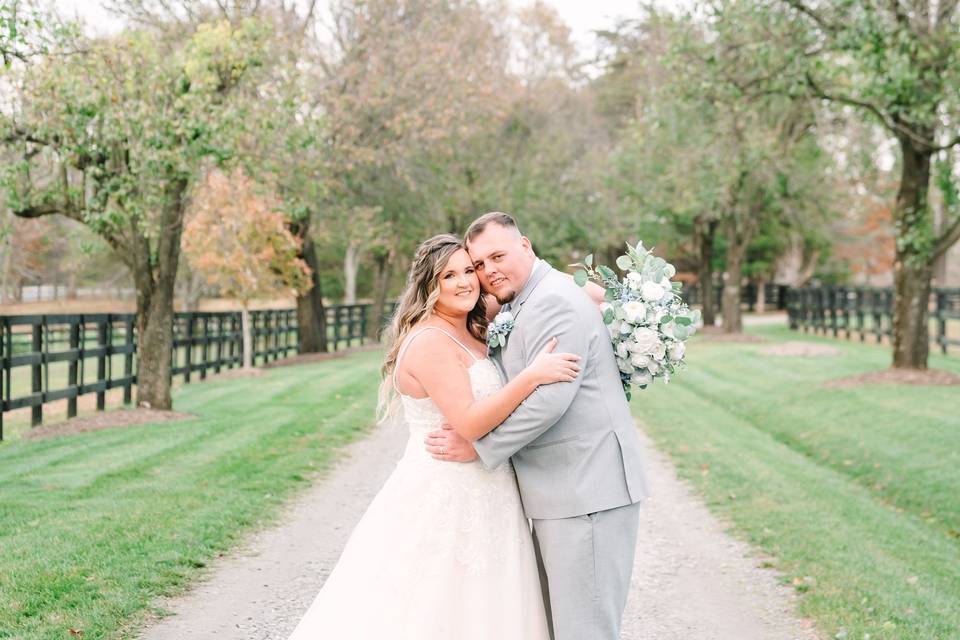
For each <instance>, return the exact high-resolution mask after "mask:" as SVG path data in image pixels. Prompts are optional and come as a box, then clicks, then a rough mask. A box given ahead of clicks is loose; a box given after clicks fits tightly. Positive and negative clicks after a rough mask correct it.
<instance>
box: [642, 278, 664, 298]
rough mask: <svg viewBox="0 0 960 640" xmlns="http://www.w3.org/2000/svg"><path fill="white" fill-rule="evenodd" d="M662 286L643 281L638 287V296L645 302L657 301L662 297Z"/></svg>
mask: <svg viewBox="0 0 960 640" xmlns="http://www.w3.org/2000/svg"><path fill="white" fill-rule="evenodd" d="M663 293H664V291H663V287H661V286H660V285H659V284H657V283H656V282H644V283H643V286H642V287H641V288H640V297H642V298H643V299H644V300H646V301H647V302H657V301H658V300H660V299H661V298H663Z"/></svg>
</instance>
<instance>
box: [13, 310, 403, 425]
mask: <svg viewBox="0 0 960 640" xmlns="http://www.w3.org/2000/svg"><path fill="white" fill-rule="evenodd" d="M393 308H394V306H393V304H388V305H387V306H386V308H385V314H384V318H382V319H381V322H384V321H385V320H386V318H388V317H389V316H390V315H391V314H392V313H393ZM370 309H371V305H369V304H355V305H336V306H329V307H327V308H326V313H327V338H328V345H329V349H330V350H331V351H335V350H337V349H343V348H347V347H351V346H360V345H362V344H363V343H364V342H365V340H366V339H365V337H364V336H365V335H366V331H367V324H368V323H369V322H370V321H371V318H370ZM250 320H251V333H252V338H253V363H254V364H255V365H256V364H263V363H266V362H270V361H272V360H277V359H279V358H282V357H286V356H288V355H291V354H295V353H299V352H300V340H299V337H300V336H299V331H298V328H297V318H296V310H294V309H268V310H258V311H251V312H250ZM136 353H137V341H136V316H135V314H132V313H83V314H43V315H16V316H0V440H3V418H4V414H5V413H6V412H8V411H13V410H15V409H22V408H25V407H30V410H31V419H30V422H31V425H33V426H36V425H38V424H41V423H42V422H43V405H44V404H46V403H49V402H54V401H57V400H63V399H66V400H67V417H74V416H76V415H77V398H78V397H79V396H82V395H85V394H88V393H95V394H96V396H97V399H96V402H97V410H101V411H102V410H103V409H104V407H105V404H106V392H107V391H108V390H110V389H115V388H118V387H122V388H123V402H124V403H125V404H127V403H130V402H131V394H132V389H131V387H132V386H133V385H134V384H136V382H137V374H136ZM242 364H243V333H242V327H241V320H240V312H239V311H235V312H188V313H177V314H175V317H174V323H173V353H172V362H171V372H172V375H173V376H178V375H179V376H183V381H184V382H190V381H191V379H192V378H194V376H195V375H196V376H198V377H199V379H201V380H202V379H204V378H206V376H207V373H208V372H209V371H212V372H213V373H219V372H220V371H221V370H223V369H230V368H233V367H238V366H241V365H242Z"/></svg>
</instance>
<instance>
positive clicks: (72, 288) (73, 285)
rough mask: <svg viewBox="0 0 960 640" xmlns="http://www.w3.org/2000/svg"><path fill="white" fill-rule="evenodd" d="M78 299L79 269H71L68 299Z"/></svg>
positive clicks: (68, 277) (68, 282)
mask: <svg viewBox="0 0 960 640" xmlns="http://www.w3.org/2000/svg"><path fill="white" fill-rule="evenodd" d="M76 299H77V270H76V269H71V270H70V273H69V274H67V300H76Z"/></svg>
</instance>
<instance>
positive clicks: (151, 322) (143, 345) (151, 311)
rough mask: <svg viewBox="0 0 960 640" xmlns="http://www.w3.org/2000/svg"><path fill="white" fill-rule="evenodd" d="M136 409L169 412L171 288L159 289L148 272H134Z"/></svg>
mask: <svg viewBox="0 0 960 640" xmlns="http://www.w3.org/2000/svg"><path fill="white" fill-rule="evenodd" d="M135 278H136V281H137V406H138V407H146V408H148V409H170V408H172V406H173V400H172V399H171V397H170V369H171V359H172V350H173V288H172V287H171V288H170V290H169V291H168V292H164V291H161V290H160V287H158V286H157V285H156V284H155V283H154V281H153V278H152V276H151V274H150V272H149V271H144V270H142V269H140V268H138V269H137V273H136V275H135Z"/></svg>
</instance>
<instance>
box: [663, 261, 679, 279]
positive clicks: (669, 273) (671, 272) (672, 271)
mask: <svg viewBox="0 0 960 640" xmlns="http://www.w3.org/2000/svg"><path fill="white" fill-rule="evenodd" d="M663 275H664V276H666V277H667V279H668V280H669V279H670V278H672V277H673V276H675V275H677V270H676V268H674V266H673V265H672V264H668V265H667V266H665V267H664V268H663Z"/></svg>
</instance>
